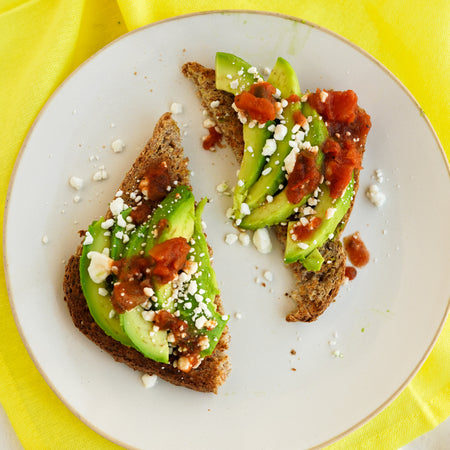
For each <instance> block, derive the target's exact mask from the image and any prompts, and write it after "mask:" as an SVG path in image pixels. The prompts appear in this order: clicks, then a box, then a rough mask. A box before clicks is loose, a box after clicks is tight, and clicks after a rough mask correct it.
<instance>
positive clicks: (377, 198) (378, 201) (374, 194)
mask: <svg viewBox="0 0 450 450" xmlns="http://www.w3.org/2000/svg"><path fill="white" fill-rule="evenodd" d="M366 197H367V198H368V199H369V200H370V201H371V202H372V203H373V204H374V205H375V206H377V207H380V206H382V205H383V204H384V202H385V201H386V196H385V195H384V194H383V192H381V191H380V188H379V187H378V186H377V185H376V184H371V185H370V186H369V187H368V189H367V191H366Z"/></svg>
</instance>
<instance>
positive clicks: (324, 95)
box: [319, 91, 328, 103]
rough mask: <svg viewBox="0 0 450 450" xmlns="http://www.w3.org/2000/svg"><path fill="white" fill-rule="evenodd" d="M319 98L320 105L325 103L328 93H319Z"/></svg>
mask: <svg viewBox="0 0 450 450" xmlns="http://www.w3.org/2000/svg"><path fill="white" fill-rule="evenodd" d="M319 96H320V101H321V102H322V103H325V101H326V100H327V97H328V92H326V91H320V94H319Z"/></svg>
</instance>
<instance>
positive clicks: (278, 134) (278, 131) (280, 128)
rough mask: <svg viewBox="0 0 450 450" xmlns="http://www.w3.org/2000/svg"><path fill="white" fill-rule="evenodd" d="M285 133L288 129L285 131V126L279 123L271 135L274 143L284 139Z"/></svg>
mask: <svg viewBox="0 0 450 450" xmlns="http://www.w3.org/2000/svg"><path fill="white" fill-rule="evenodd" d="M287 132H288V129H287V127H286V125H283V124H281V123H279V124H278V125H277V126H276V127H275V131H274V133H273V138H274V139H275V140H276V141H282V140H283V139H284V138H285V137H286V134H287Z"/></svg>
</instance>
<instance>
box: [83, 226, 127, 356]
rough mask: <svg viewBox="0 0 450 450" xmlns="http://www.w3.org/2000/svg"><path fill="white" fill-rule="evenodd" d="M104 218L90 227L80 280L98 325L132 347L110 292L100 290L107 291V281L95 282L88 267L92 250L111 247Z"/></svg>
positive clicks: (117, 339)
mask: <svg viewBox="0 0 450 450" xmlns="http://www.w3.org/2000/svg"><path fill="white" fill-rule="evenodd" d="M103 222H104V218H103V217H102V218H101V219H100V220H97V221H95V222H93V223H92V224H91V225H90V226H89V229H88V233H89V234H90V235H91V236H92V238H93V242H92V244H88V245H84V246H83V252H82V254H81V259H80V281H81V288H82V290H83V294H84V297H85V299H86V303H87V305H88V307H89V311H90V312H91V315H92V317H93V319H94V320H95V322H96V323H97V324H98V326H99V327H100V328H101V329H102V330H103V331H104V332H105V333H106V334H107V335H108V336H111V337H112V338H114V339H115V340H116V341H119V342H121V343H122V344H124V345H127V346H129V347H131V346H132V345H133V344H132V342H131V340H130V339H129V338H128V336H127V335H126V334H125V333H124V331H123V329H122V327H121V326H120V320H119V317H118V315H117V314H116V313H115V311H114V309H113V307H112V305H111V297H110V294H109V293H107V295H101V294H100V292H102V290H103V293H105V292H107V290H106V282H105V281H102V282H101V283H94V281H93V280H92V279H91V277H90V275H89V272H88V267H89V265H90V263H91V260H90V259H89V258H88V254H89V252H91V251H95V252H99V253H102V252H103V250H104V249H105V248H107V249H109V246H110V237H109V236H105V232H106V230H105V229H103V228H102V223H103Z"/></svg>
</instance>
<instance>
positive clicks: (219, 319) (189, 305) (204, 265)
mask: <svg viewBox="0 0 450 450" xmlns="http://www.w3.org/2000/svg"><path fill="white" fill-rule="evenodd" d="M206 202H207V199H206V198H205V199H203V200H202V201H201V202H200V203H199V204H198V205H197V209H196V212H195V228H194V234H193V236H192V241H191V242H192V248H193V252H192V253H190V256H191V258H193V260H194V261H195V262H196V263H197V264H198V271H197V273H196V275H195V278H194V279H195V282H196V285H197V291H196V293H195V294H190V293H188V292H186V290H187V286H184V287H185V292H184V298H183V302H180V303H179V304H178V310H179V311H180V318H181V319H183V320H185V321H186V322H187V323H188V325H189V327H190V329H191V330H192V331H193V332H194V333H195V334H202V335H204V336H207V337H208V339H209V347H208V348H206V349H204V350H202V351H201V353H200V356H202V357H204V356H208V355H210V354H211V353H212V352H213V351H214V348H215V347H216V345H217V343H218V342H219V338H220V336H221V335H222V332H223V329H224V328H225V325H226V323H227V321H228V316H222V315H221V314H219V313H218V312H217V308H216V305H215V303H214V299H215V298H216V296H217V295H219V287H218V284H217V280H216V276H215V273H214V270H213V268H212V266H211V261H210V255H209V249H208V244H207V242H206V238H205V235H204V234H203V231H202V224H201V215H202V212H203V209H204V206H205V204H206ZM188 283H189V282H188ZM182 295H183V294H182ZM197 295H200V297H201V298H202V299H203V301H201V300H200V297H198V296H197ZM199 300H200V301H201V303H202V304H204V305H205V304H206V309H207V311H208V312H206V313H205V312H204V310H203V308H201V307H200V309H201V310H202V311H203V312H202V313H200V314H198V313H197V314H196V313H195V310H196V309H197V308H199V305H200V301H199ZM201 315H204V316H205V318H206V319H208V320H214V321H215V322H216V323H217V325H216V326H215V327H214V328H213V329H212V330H207V329H206V328H201V329H200V330H199V329H198V328H197V327H196V323H195V320H196V319H198V317H199V316H201ZM194 318H196V319H195V320H194Z"/></svg>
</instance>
